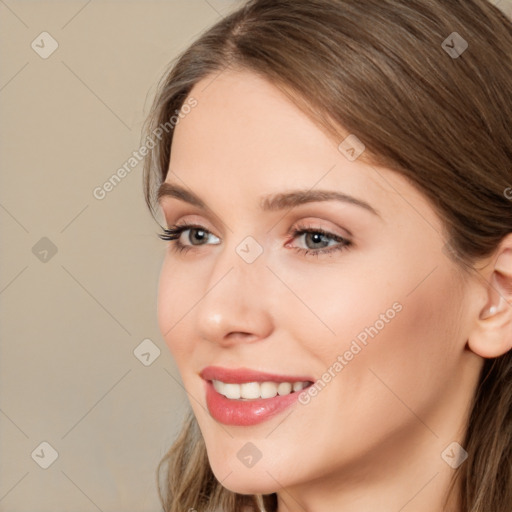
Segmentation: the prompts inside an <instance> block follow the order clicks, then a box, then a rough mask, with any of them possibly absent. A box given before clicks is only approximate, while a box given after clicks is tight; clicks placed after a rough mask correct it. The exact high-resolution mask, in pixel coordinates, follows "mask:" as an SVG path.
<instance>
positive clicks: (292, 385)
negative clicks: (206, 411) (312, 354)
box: [210, 380, 313, 401]
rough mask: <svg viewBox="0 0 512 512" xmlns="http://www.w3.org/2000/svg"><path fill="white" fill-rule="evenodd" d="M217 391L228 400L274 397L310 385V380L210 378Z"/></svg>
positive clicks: (288, 393)
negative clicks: (262, 380)
mask: <svg viewBox="0 0 512 512" xmlns="http://www.w3.org/2000/svg"><path fill="white" fill-rule="evenodd" d="M210 382H211V383H212V384H213V387H214V389H215V391H217V393H219V394H220V395H223V396H225V397H226V398H228V399H230V400H241V401H246V400H258V399H268V398H274V397H276V396H286V395H290V394H292V393H296V392H297V391H302V390H303V389H305V388H307V387H309V386H311V385H312V384H313V383H312V382H311V381H297V382H272V381H266V382H244V383H241V384H236V383H232V382H222V381H220V380H211V381H210Z"/></svg>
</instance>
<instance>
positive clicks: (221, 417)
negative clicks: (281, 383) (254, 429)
mask: <svg viewBox="0 0 512 512" xmlns="http://www.w3.org/2000/svg"><path fill="white" fill-rule="evenodd" d="M299 394H300V392H299V391H296V392H294V393H290V394H289V395H283V396H279V395H277V396H275V397H274V398H259V399H256V400H231V399H229V398H226V397H225V396H224V395H221V394H220V393H217V391H215V388H214V387H213V384H212V383H211V381H207V382H206V405H207V407H208V410H209V411H210V414H211V415H212V417H213V419H214V420H216V421H218V422H219V423H223V424H224V425H237V426H240V427H248V426H251V425H257V424H258V423H262V422H263V421H266V420H268V419H269V418H271V417H272V416H274V415H276V414H278V413H280V412H282V411H283V410H284V409H286V408H287V407H290V406H291V405H292V404H293V403H295V402H296V401H297V400H298V398H299Z"/></svg>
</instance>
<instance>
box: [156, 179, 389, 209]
mask: <svg viewBox="0 0 512 512" xmlns="http://www.w3.org/2000/svg"><path fill="white" fill-rule="evenodd" d="M164 197H174V198H175V199H179V200H181V201H184V202H186V203H189V204H191V205H193V206H197V207H198V208H201V209H202V210H210V209H209V208H208V207H207V205H206V204H205V203H204V201H203V200H202V199H201V198H200V197H199V196H197V195H196V194H194V193H193V192H191V191H190V190H187V189H186V188H184V187H181V186H180V185H176V184H172V183H167V182H163V183H162V184H161V185H160V187H159V188H158V192H157V201H158V203H159V204H161V202H162V199H163V198H164ZM318 201H341V202H343V203H349V204H353V205H355V206H360V207H361V208H364V209H365V210H368V211H369V212H371V213H373V214H374V215H377V216H378V217H380V215H379V213H378V212H377V210H375V208H373V207H372V206H371V205H369V204H368V203H366V202H365V201H362V200H361V199H357V198H355V197H352V196H350V195H347V194H344V193H342V192H336V191H334V190H292V191H289V192H284V193H279V194H272V195H269V196H265V197H262V198H260V207H261V209H262V210H263V211H278V210H284V209H286V208H294V207H296V206H300V205H302V204H307V203H313V202H318Z"/></svg>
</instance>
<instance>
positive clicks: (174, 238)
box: [158, 224, 352, 257]
mask: <svg viewBox="0 0 512 512" xmlns="http://www.w3.org/2000/svg"><path fill="white" fill-rule="evenodd" d="M193 228H196V229H201V230H202V231H205V232H206V233H209V231H208V230H207V229H205V228H204V227H202V226H199V225H196V224H183V225H175V226H171V227H170V228H162V230H163V233H160V234H159V235H158V237H159V238H160V239H161V240H164V241H168V242H172V247H173V250H175V251H177V252H179V253H181V252H187V251H188V250H189V249H191V248H192V247H193V246H191V245H184V244H182V243H181V242H180V241H179V238H180V236H181V234H182V233H183V232H184V231H187V230H189V229H193ZM306 233H317V234H318V233H319V234H322V235H324V236H326V237H328V238H330V239H332V240H335V241H336V242H339V243H338V245H334V246H332V247H329V248H326V249H318V250H314V249H303V248H302V247H292V249H294V250H295V251H297V252H299V253H300V254H302V255H304V256H317V257H318V256H319V255H320V254H322V255H323V254H330V253H333V252H335V251H342V250H344V249H348V248H349V247H350V246H351V245H352V242H351V241H350V240H347V239H346V238H343V237H341V236H337V235H334V234H333V233H329V232H327V231H324V230H322V229H296V230H294V231H293V232H292V233H291V234H292V237H293V238H296V237H297V236H299V235H303V234H306Z"/></svg>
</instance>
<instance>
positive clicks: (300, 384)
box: [293, 382, 306, 391]
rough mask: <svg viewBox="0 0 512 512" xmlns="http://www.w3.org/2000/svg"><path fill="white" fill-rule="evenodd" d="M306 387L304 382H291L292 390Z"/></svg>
mask: <svg viewBox="0 0 512 512" xmlns="http://www.w3.org/2000/svg"><path fill="white" fill-rule="evenodd" d="M305 387H306V383H305V382H295V383H294V384H293V391H300V390H301V389H304V388H305Z"/></svg>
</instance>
